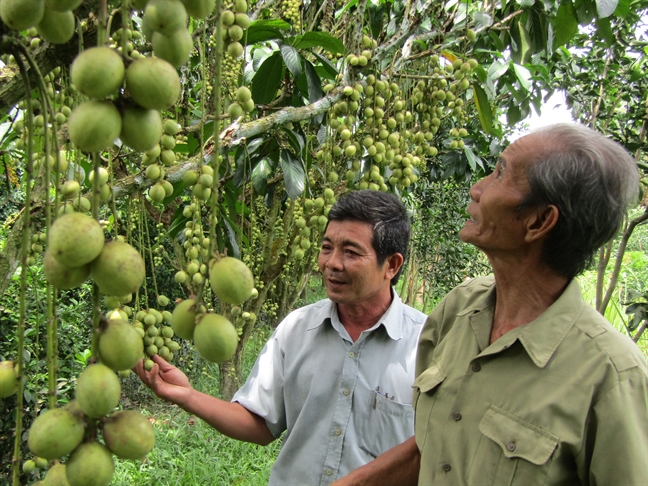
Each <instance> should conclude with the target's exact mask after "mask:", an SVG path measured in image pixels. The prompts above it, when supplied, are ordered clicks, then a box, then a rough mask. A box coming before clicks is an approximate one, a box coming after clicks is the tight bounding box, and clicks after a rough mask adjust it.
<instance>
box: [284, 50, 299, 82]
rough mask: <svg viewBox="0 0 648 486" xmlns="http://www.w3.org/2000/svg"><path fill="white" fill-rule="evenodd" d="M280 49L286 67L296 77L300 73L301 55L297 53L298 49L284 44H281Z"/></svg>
mask: <svg viewBox="0 0 648 486" xmlns="http://www.w3.org/2000/svg"><path fill="white" fill-rule="evenodd" d="M280 49H281V57H283V60H284V63H285V64H286V67H287V68H288V70H289V71H290V72H291V73H292V75H293V77H294V78H295V79H297V78H298V77H299V76H301V73H302V57H301V56H300V55H299V51H298V50H297V49H295V48H294V47H291V46H287V45H286V44H283V45H282V46H281V48H280Z"/></svg>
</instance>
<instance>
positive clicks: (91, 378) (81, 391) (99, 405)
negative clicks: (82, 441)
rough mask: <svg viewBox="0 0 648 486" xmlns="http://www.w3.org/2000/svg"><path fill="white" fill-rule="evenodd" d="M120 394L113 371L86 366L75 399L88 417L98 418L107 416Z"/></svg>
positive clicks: (79, 380) (105, 367)
mask: <svg viewBox="0 0 648 486" xmlns="http://www.w3.org/2000/svg"><path fill="white" fill-rule="evenodd" d="M120 394H121V385H120V384H119V378H117V375H116V374H115V372H114V371H112V370H111V369H110V368H108V367H107V366H106V365H103V364H101V363H96V364H92V365H90V366H88V367H87V368H86V369H85V370H83V372H82V373H81V374H80V375H79V378H78V380H77V387H76V399H77V402H78V404H79V407H80V408H81V410H83V413H85V414H86V415H87V416H88V417H92V418H99V417H101V416H102V415H108V414H109V413H110V412H112V411H113V410H114V409H115V407H116V406H117V403H119V396H120ZM35 454H36V453H35ZM38 455H41V454H38Z"/></svg>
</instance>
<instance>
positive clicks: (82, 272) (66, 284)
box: [43, 213, 90, 290]
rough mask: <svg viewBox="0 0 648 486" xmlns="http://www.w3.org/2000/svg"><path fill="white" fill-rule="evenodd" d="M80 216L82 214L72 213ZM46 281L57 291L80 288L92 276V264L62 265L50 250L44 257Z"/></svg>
mask: <svg viewBox="0 0 648 486" xmlns="http://www.w3.org/2000/svg"><path fill="white" fill-rule="evenodd" d="M70 214H80V213H70ZM43 264H44V273H45V279H46V280H47V281H48V282H49V283H50V284H52V285H53V286H54V287H56V288H57V289H62V290H67V289H73V288H75V287H78V286H79V285H81V284H82V283H83V282H85V281H86V280H87V279H88V277H89V276H90V264H89V263H87V264H85V265H81V266H79V267H69V266H67V265H64V264H62V263H60V262H59V261H58V260H57V259H56V258H55V257H54V255H53V252H52V251H51V249H50V248H48V249H47V251H46V252H45V256H44V257H43Z"/></svg>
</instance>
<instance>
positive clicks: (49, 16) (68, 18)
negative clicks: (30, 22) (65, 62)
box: [36, 8, 76, 44]
mask: <svg viewBox="0 0 648 486" xmlns="http://www.w3.org/2000/svg"><path fill="white" fill-rule="evenodd" d="M75 25H76V21H75V19H74V14H73V13H72V12H71V11H69V10H68V11H65V12H57V11H55V10H51V9H49V8H46V9H45V12H44V14H43V18H42V20H41V21H40V22H39V23H38V24H37V25H36V29H37V31H38V35H40V36H41V37H42V38H43V39H45V40H46V41H47V42H50V43H51V44H65V43H66V42H67V41H69V40H70V39H71V38H72V36H73V35H74V27H75Z"/></svg>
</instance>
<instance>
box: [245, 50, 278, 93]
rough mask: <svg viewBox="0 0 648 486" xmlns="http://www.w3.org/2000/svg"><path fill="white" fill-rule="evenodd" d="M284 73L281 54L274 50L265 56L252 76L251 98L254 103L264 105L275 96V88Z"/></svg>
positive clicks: (276, 88)
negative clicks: (268, 55)
mask: <svg viewBox="0 0 648 486" xmlns="http://www.w3.org/2000/svg"><path fill="white" fill-rule="evenodd" d="M283 75H284V63H283V59H282V58H281V55H280V54H279V53H278V52H275V53H274V54H273V55H272V56H270V57H268V58H266V60H265V61H263V64H261V66H259V69H258V70H257V72H256V74H255V75H254V78H252V98H253V99H254V102H255V103H258V104H261V105H265V104H268V103H270V102H271V101H273V100H274V99H275V97H276V96H277V90H278V89H279V85H280V84H281V80H282V79H283Z"/></svg>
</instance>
